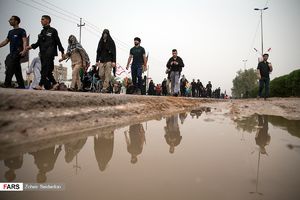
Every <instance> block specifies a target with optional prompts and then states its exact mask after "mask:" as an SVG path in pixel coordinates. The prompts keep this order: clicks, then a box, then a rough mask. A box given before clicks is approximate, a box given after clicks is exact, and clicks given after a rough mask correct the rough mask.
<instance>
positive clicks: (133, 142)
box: [124, 124, 146, 164]
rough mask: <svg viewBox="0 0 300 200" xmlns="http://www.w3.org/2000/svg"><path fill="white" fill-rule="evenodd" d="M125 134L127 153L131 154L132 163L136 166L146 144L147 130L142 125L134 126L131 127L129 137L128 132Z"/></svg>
mask: <svg viewBox="0 0 300 200" xmlns="http://www.w3.org/2000/svg"><path fill="white" fill-rule="evenodd" d="M124 134H125V140H126V144H127V151H128V153H130V154H131V160H130V162H131V163H132V164H135V163H136V162H137V161H138V158H137V156H138V155H139V154H141V153H142V151H143V146H144V143H146V138H145V130H144V128H143V125H142V124H134V125H130V126H129V137H128V135H127V134H128V133H127V131H125V133H124Z"/></svg>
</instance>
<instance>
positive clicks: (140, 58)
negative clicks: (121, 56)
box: [126, 37, 147, 94]
mask: <svg viewBox="0 0 300 200" xmlns="http://www.w3.org/2000/svg"><path fill="white" fill-rule="evenodd" d="M140 44H141V39H140V38H138V37H136V38H134V47H132V48H131V49H130V54H129V58H128V62H127V66H126V69H127V70H128V68H129V64H130V62H131V60H132V64H131V78H132V83H133V85H134V86H135V93H136V94H141V89H142V74H143V66H144V68H145V69H146V67H147V58H146V53H145V49H144V48H143V47H141V46H140Z"/></svg>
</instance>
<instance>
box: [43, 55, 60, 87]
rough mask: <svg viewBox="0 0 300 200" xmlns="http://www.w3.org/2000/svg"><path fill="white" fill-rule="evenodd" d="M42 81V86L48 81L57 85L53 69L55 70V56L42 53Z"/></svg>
mask: <svg viewBox="0 0 300 200" xmlns="http://www.w3.org/2000/svg"><path fill="white" fill-rule="evenodd" d="M41 65H42V69H41V81H40V83H39V85H40V86H43V85H44V86H45V85H48V83H49V82H50V83H52V85H55V84H56V83H57V82H56V80H55V78H54V76H53V70H54V57H53V56H47V55H41Z"/></svg>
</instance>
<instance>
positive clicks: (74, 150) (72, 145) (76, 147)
mask: <svg viewBox="0 0 300 200" xmlns="http://www.w3.org/2000/svg"><path fill="white" fill-rule="evenodd" d="M86 140H87V137H86V138H83V139H78V140H73V141H70V142H66V143H65V144H64V147H65V161H66V163H70V162H72V160H73V159H74V157H76V159H75V165H74V166H73V168H75V169H76V174H77V172H78V169H81V167H80V166H79V165H78V153H79V152H80V150H81V149H82V148H83V146H84V145H85V143H86Z"/></svg>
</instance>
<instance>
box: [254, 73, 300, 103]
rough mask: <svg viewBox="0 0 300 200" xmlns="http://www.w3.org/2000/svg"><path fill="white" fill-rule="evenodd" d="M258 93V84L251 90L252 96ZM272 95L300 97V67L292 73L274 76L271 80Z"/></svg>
mask: <svg viewBox="0 0 300 200" xmlns="http://www.w3.org/2000/svg"><path fill="white" fill-rule="evenodd" d="M257 94H258V86H257V87H255V88H254V89H252V90H251V91H250V95H249V96H250V97H252V98H254V97H256V96H257ZM270 96H271V97H291V96H294V97H300V69H298V70H295V71H293V72H291V73H290V74H287V75H283V76H280V77H277V78H274V79H273V80H272V81H271V82H270Z"/></svg>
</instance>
